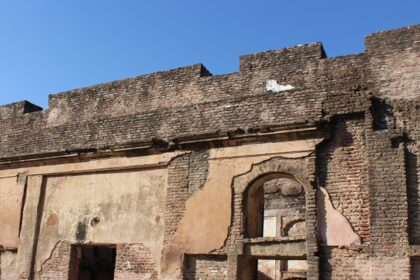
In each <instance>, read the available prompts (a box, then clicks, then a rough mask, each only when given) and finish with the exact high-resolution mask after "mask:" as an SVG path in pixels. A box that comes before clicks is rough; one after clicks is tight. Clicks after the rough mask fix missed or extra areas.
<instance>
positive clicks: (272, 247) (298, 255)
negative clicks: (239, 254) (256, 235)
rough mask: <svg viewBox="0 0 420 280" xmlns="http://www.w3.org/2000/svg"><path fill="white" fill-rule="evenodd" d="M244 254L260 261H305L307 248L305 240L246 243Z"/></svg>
mask: <svg viewBox="0 0 420 280" xmlns="http://www.w3.org/2000/svg"><path fill="white" fill-rule="evenodd" d="M243 254H244V255H245V256H252V257H256V258H259V259H264V258H266V259H279V260H281V259H285V260H287V259H294V260H304V259H306V256H307V246H306V241H304V240H291V241H289V242H287V241H285V240H281V241H280V240H279V241H274V240H270V241H266V242H254V243H253V242H244V251H243Z"/></svg>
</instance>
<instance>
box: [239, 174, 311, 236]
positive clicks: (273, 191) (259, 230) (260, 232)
mask: <svg viewBox="0 0 420 280" xmlns="http://www.w3.org/2000/svg"><path fill="white" fill-rule="evenodd" d="M297 198H298V199H297ZM270 202H271V203H270ZM271 204H274V205H271ZM305 209H306V202H305V191H304V187H303V185H302V184H301V183H300V182H299V181H298V180H297V179H296V178H295V177H294V176H292V175H290V174H287V173H281V172H274V173H268V174H263V175H261V176H260V177H258V178H256V179H255V180H254V181H253V182H251V184H250V185H249V186H248V188H247V189H246V190H245V193H244V212H245V227H244V228H245V231H244V236H245V237H248V238H256V237H267V236H270V237H282V236H284V237H285V236H288V234H287V233H288V230H287V231H286V227H291V225H290V223H291V222H293V221H296V220H299V222H302V221H305V218H304V217H305ZM268 212H271V213H273V214H272V215H273V216H272V217H273V218H274V224H273V225H270V224H269V223H267V220H266V218H267V217H268V215H267V213H268ZM279 219H280V220H279ZM267 227H270V228H269V229H268V228H267ZM267 229H268V230H269V231H270V232H269V233H268V234H267V232H266V231H267ZM273 230H274V232H273Z"/></svg>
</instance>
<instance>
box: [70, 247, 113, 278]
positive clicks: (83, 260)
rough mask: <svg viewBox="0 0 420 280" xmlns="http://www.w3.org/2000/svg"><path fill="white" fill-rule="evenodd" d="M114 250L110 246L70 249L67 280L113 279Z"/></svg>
mask: <svg viewBox="0 0 420 280" xmlns="http://www.w3.org/2000/svg"><path fill="white" fill-rule="evenodd" d="M115 258H116V249H115V248H114V247H110V246H81V245H76V246H73V247H72V265H71V271H70V277H69V279H72V280H73V279H74V280H112V279H114V270H115Z"/></svg>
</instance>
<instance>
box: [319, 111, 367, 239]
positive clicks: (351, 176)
mask: <svg viewBox="0 0 420 280" xmlns="http://www.w3.org/2000/svg"><path fill="white" fill-rule="evenodd" d="M365 139H366V136H365V128H364V119H363V118H355V119H347V120H346V119H343V118H341V119H337V120H335V122H334V124H333V127H332V138H331V139H330V140H329V141H328V142H327V143H325V144H323V145H322V147H321V148H320V149H319V151H318V166H317V167H318V173H319V174H318V175H319V178H320V182H319V183H320V184H321V186H324V187H325V188H326V190H327V191H328V193H329V194H330V196H331V200H332V203H333V205H334V207H335V208H336V209H337V210H339V211H340V212H341V213H342V214H343V215H344V216H345V217H346V218H347V219H348V220H349V221H350V223H351V224H352V225H353V227H354V230H355V231H356V233H357V234H358V235H359V236H360V237H361V238H362V241H363V242H369V240H370V228H369V215H370V214H369V213H370V211H369V188H368V184H367V164H368V162H367V156H366V143H365V142H366V140H365Z"/></svg>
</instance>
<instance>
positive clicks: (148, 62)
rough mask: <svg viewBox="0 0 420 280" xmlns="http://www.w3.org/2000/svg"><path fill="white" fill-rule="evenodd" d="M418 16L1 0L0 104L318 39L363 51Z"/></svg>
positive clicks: (291, 4) (396, 5)
mask: <svg viewBox="0 0 420 280" xmlns="http://www.w3.org/2000/svg"><path fill="white" fill-rule="evenodd" d="M419 23H420V1H418V0H412V1H404V0H400V1H393V0H382V1H377V0H364V1H359V0H352V1H340V0H335V1H332V0H331V1H326V0H323V1H322V0H320V1H309V0H308V1H298V0H296V1H281V0H258V1H257V0H254V1H250V0H241V1H240V0H212V1H199V0H196V1H192V0H185V1H183V0H178V1H169V0H166V1H161V0H120V1H115V0H114V1H111V0H100V1H99V0H83V1H82V0H68V1H65V0H62V1H57V0H54V1H53V0H38V1H34V0H32V1H20V0H2V1H0V104H7V103H11V102H16V101H20V100H29V101H31V102H33V103H35V104H37V105H40V106H42V107H44V108H46V107H47V102H48V94H54V93H58V92H62V91H66V90H70V89H74V88H79V87H84V86H89V85H93V84H97V83H102V82H108V81H112V80H117V79H123V78H127V77H131V76H137V75H141V74H146V73H150V72H155V71H159V70H167V69H171V68H176V67H180V66H185V65H190V64H194V63H203V64H204V65H206V67H207V68H208V69H209V70H210V71H211V72H212V73H213V74H223V73H229V72H235V71H238V68H239V64H238V61H239V55H242V54H249V53H255V52H259V51H265V50H269V49H278V48H283V47H288V46H293V45H297V44H303V43H310V42H315V41H321V42H322V43H323V44H324V48H325V49H326V52H327V55H328V56H330V57H331V56H337V55H345V54H351V53H356V52H362V51H363V37H364V36H365V35H367V34H368V33H371V32H375V31H380V30H385V29H392V28H398V27H402V26H406V25H413V24H419Z"/></svg>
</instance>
